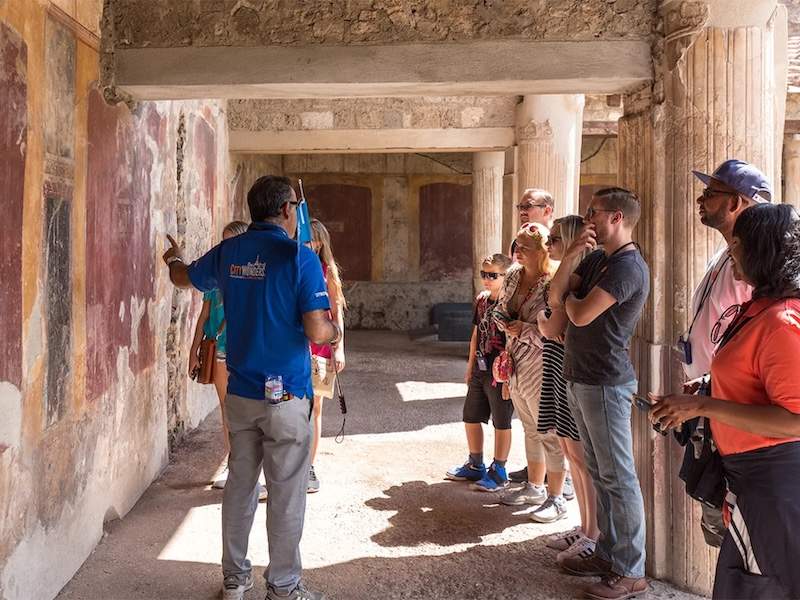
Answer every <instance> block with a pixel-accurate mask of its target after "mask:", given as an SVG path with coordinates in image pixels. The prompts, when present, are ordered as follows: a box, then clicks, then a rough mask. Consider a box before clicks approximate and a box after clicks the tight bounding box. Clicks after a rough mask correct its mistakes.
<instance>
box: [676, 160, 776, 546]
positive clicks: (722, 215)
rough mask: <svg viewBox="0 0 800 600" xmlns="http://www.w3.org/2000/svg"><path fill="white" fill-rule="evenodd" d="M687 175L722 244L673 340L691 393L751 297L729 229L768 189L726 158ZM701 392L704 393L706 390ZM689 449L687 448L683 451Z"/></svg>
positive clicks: (717, 521) (708, 525)
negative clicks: (736, 268) (735, 264)
mask: <svg viewBox="0 0 800 600" xmlns="http://www.w3.org/2000/svg"><path fill="white" fill-rule="evenodd" d="M692 173H693V174H694V176H695V177H697V178H698V179H699V180H700V181H702V182H703V183H704V184H705V186H706V187H705V189H704V190H703V193H702V194H701V195H700V196H698V198H697V205H698V212H699V214H700V222H701V223H702V224H703V225H705V226H706V227H711V228H713V229H716V230H717V231H719V232H720V233H721V234H722V237H723V238H724V239H725V243H724V244H723V245H722V246H721V247H720V248H719V250H718V251H717V252H716V253H715V254H714V256H713V257H712V258H711V260H710V261H709V263H708V266H707V267H706V273H705V275H704V276H703V278H702V280H701V281H700V283H699V285H698V286H697V289H695V291H694V295H693V298H692V312H691V320H690V321H689V323H690V325H689V329H688V331H687V332H686V333H685V334H684V335H683V336H681V338H680V340H679V341H678V347H679V350H680V351H681V355H682V359H683V363H684V366H683V369H684V372H685V373H686V377H687V378H688V380H689V381H688V382H687V383H686V384H685V386H684V391H685V392H686V393H695V392H697V391H698V390H699V388H700V386H701V382H703V381H704V380H706V381H707V374H708V373H709V372H710V371H711V356H712V354H713V352H714V348H715V347H716V345H717V343H718V342H719V338H720V336H721V335H722V334H723V333H724V332H725V328H726V327H727V326H728V324H729V323H730V321H731V319H732V318H733V317H734V316H735V314H736V312H735V311H736V310H737V309H736V308H735V307H736V306H737V305H741V304H742V303H743V302H746V301H748V300H749V299H750V296H751V293H752V288H751V287H750V286H749V285H747V284H746V283H744V282H743V281H737V280H736V279H735V278H734V276H733V268H732V265H731V260H730V256H729V255H728V245H729V244H730V243H731V239H732V236H733V225H734V223H736V219H737V218H738V216H739V215H740V214H741V213H742V212H743V211H744V210H746V209H748V208H749V207H751V206H753V205H754V204H757V203H761V202H770V201H771V200H772V186H771V185H770V183H769V181H767V178H766V176H765V175H764V174H763V173H762V172H761V171H760V170H758V169H757V168H756V167H755V166H753V165H751V164H749V163H746V162H744V161H741V160H736V159H732V160H726V161H725V162H724V163H722V164H721V165H719V166H718V167H717V168H716V169H715V170H714V172H713V173H711V174H710V175H707V174H705V173H701V172H699V171H692ZM703 391H704V393H708V390H707V389H706V390H703ZM692 451H693V449H692V447H691V444H689V447H688V448H687V452H692ZM702 507H703V520H702V522H701V526H702V529H703V536H704V537H705V539H706V543H708V544H709V545H712V546H717V547H718V546H719V545H720V543H721V542H722V535H723V533H724V532H725V529H724V526H723V524H722V515H721V512H720V511H719V510H717V509H714V508H712V507H709V506H707V505H706V504H702Z"/></svg>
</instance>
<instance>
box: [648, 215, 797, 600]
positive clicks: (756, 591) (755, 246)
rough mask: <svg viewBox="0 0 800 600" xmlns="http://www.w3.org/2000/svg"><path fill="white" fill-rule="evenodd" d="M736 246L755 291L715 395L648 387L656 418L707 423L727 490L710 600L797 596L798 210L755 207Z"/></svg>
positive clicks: (719, 352)
mask: <svg viewBox="0 0 800 600" xmlns="http://www.w3.org/2000/svg"><path fill="white" fill-rule="evenodd" d="M729 252H730V256H731V261H732V264H733V269H734V274H735V276H736V277H737V279H741V280H743V281H745V282H746V283H748V284H750V285H751V286H752V287H753V298H752V300H751V301H750V302H746V303H745V304H744V305H743V306H742V307H741V309H740V310H738V311H737V312H738V314H737V315H736V316H735V318H734V319H733V321H732V322H731V324H730V325H729V326H728V327H727V329H725V331H724V333H723V334H722V335H721V337H720V340H719V344H718V346H717V349H716V351H715V353H714V356H713V358H712V360H711V397H708V396H690V395H685V394H675V395H670V396H664V397H660V396H656V395H652V394H651V399H652V400H653V401H654V403H655V407H654V408H653V410H652V414H651V418H652V420H653V422H654V423H659V424H660V425H661V426H662V427H678V426H679V425H680V424H681V423H683V422H684V421H688V420H690V419H693V418H695V417H707V418H708V419H709V420H710V423H711V435H712V438H713V440H714V443H715V445H716V447H717V449H718V450H719V453H720V454H721V456H722V466H723V471H724V473H725V479H726V481H727V484H728V490H729V493H728V496H727V498H726V506H725V509H726V510H725V516H726V522H727V523H728V529H727V533H726V534H725V537H724V539H723V542H722V547H721V549H720V554H719V559H718V561H717V570H716V575H715V581H714V592H713V597H714V598H732V599H737V598H771V599H772V598H800V570H798V569H797V565H798V564H800V538H798V536H797V534H796V532H795V529H796V528H797V526H798V525H800V504H798V502H797V499H798V498H800V378H798V376H797V375H798V372H800V217H799V216H798V214H797V212H796V211H795V209H794V208H792V207H791V206H789V205H786V204H782V205H772V204H759V205H757V206H753V207H751V208H748V209H747V210H745V211H744V212H743V213H742V214H741V215H740V216H739V218H738V219H737V220H736V224H735V225H734V228H733V242H732V243H731V245H730V250H729Z"/></svg>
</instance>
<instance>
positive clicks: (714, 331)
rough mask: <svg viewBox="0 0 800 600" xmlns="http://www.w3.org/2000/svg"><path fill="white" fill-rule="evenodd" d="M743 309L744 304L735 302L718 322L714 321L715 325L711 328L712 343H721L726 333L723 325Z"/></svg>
mask: <svg viewBox="0 0 800 600" xmlns="http://www.w3.org/2000/svg"><path fill="white" fill-rule="evenodd" d="M741 310H742V306H741V305H740V304H733V305H731V306H729V307H728V308H727V309H726V310H725V312H723V313H722V314H721V315H720V317H719V319H717V322H716V323H714V326H713V327H712V328H711V343H712V344H719V343H720V342H721V341H722V337H723V336H724V335H725V331H726V330H727V327H726V328H725V329H722V325H723V323H724V322H725V321H727V320H728V319H733V318H734V317H737V316H738V315H739V312H740V311H741Z"/></svg>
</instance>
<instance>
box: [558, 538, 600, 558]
mask: <svg viewBox="0 0 800 600" xmlns="http://www.w3.org/2000/svg"><path fill="white" fill-rule="evenodd" d="M596 544H597V543H596V542H595V541H594V540H593V539H591V538H588V537H586V536H585V535H582V536H581V538H580V539H579V540H578V541H577V542H575V543H574V544H572V546H570V547H569V548H567V549H566V550H562V551H561V552H559V553H558V554H556V563H558V564H561V561H563V560H564V559H565V558H572V557H573V556H578V557H579V558H584V559H585V558H589V557H590V556H591V555H592V554H594V548H595V546H596Z"/></svg>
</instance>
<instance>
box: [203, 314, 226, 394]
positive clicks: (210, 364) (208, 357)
mask: <svg viewBox="0 0 800 600" xmlns="http://www.w3.org/2000/svg"><path fill="white" fill-rule="evenodd" d="M223 329H225V319H223V320H222V323H220V325H219V329H217V335H215V336H214V337H213V338H208V337H204V338H203V340H202V341H201V342H200V355H199V358H200V370H199V371H198V372H197V383H214V364H215V363H216V362H217V338H219V336H220V335H221V334H222V330H223Z"/></svg>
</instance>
